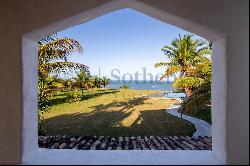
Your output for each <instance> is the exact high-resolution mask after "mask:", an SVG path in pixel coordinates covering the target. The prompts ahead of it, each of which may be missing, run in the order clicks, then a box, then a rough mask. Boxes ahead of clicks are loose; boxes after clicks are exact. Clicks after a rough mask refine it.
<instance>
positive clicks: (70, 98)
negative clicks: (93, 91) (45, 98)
mask: <svg viewBox="0 0 250 166" xmlns="http://www.w3.org/2000/svg"><path fill="white" fill-rule="evenodd" d="M80 100H81V95H80V94H79V92H78V91H77V90H73V91H70V92H68V93H67V100H66V102H69V103H71V102H78V101H80Z"/></svg>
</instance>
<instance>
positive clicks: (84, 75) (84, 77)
mask: <svg viewBox="0 0 250 166" xmlns="http://www.w3.org/2000/svg"><path fill="white" fill-rule="evenodd" d="M73 79H74V80H75V81H76V84H77V86H78V87H79V88H80V89H81V92H82V96H83V91H84V89H89V87H90V84H91V83H90V82H91V80H90V76H89V73H88V72H86V71H84V70H81V71H80V72H79V73H76V77H75V78H73Z"/></svg>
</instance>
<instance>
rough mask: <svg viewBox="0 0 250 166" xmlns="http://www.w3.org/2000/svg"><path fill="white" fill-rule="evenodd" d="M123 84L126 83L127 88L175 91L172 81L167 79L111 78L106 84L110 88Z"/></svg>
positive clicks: (117, 87) (116, 87)
mask: <svg viewBox="0 0 250 166" xmlns="http://www.w3.org/2000/svg"><path fill="white" fill-rule="evenodd" d="M123 85H128V86H129V89H137V90H142V89H144V90H162V91H175V89H174V88H173V86H172V82H167V81H160V82H159V81H117V80H115V81H114V80H112V81H111V84H110V85H108V86H107V88H110V89H119V88H120V87H122V86H123Z"/></svg>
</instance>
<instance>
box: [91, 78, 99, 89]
mask: <svg viewBox="0 0 250 166" xmlns="http://www.w3.org/2000/svg"><path fill="white" fill-rule="evenodd" d="M92 83H93V86H94V87H96V88H100V87H101V78H100V77H98V76H94V77H93V79H92Z"/></svg>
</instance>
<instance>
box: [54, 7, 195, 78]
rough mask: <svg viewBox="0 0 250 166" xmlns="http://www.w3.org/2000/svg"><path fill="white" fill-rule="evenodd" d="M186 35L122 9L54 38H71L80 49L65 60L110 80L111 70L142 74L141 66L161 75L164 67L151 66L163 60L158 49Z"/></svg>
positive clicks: (129, 10) (178, 30) (180, 30)
mask: <svg viewBox="0 0 250 166" xmlns="http://www.w3.org/2000/svg"><path fill="white" fill-rule="evenodd" d="M187 33H189V32H187V31H184V30H182V29H179V28H177V27H175V26H172V25H169V24H166V23H163V22H161V21H159V20H156V19H154V18H152V17H149V16H146V15H144V14H142V13H139V12H137V11H135V10H132V9H122V10H119V11H115V12H112V13H109V14H106V15H104V16H101V17H98V18H96V19H94V20H91V21H89V22H86V23H83V24H80V25H77V26H74V27H72V28H69V29H66V30H64V31H61V32H58V34H57V36H58V37H59V38H60V37H68V38H74V39H76V40H78V41H79V42H80V44H81V45H82V46H83V49H84V52H83V54H81V55H79V54H72V55H71V56H70V57H69V59H68V60H69V61H74V62H79V63H83V64H85V65H87V66H89V67H90V72H91V74H92V75H99V69H100V75H101V76H108V77H110V78H111V79H112V76H111V71H112V70H113V69H118V70H119V71H120V74H118V72H117V71H115V72H114V73H115V74H116V75H119V76H120V77H122V75H124V74H125V73H130V74H131V75H133V74H134V73H135V72H138V73H139V74H142V68H144V67H146V71H147V73H151V74H153V75H154V76H155V75H157V74H159V73H163V72H164V68H155V67H154V64H155V63H157V62H161V61H166V60H167V59H166V57H165V56H164V54H163V52H162V51H161V48H162V47H163V46H164V45H169V44H170V42H171V41H172V40H173V39H175V38H177V37H178V35H179V34H187ZM195 38H200V37H199V36H196V35H195ZM125 78H126V77H125ZM128 78H129V77H128V75H127V78H126V79H128ZM140 79H142V76H141V75H139V80H140ZM147 79H148V78H147Z"/></svg>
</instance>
